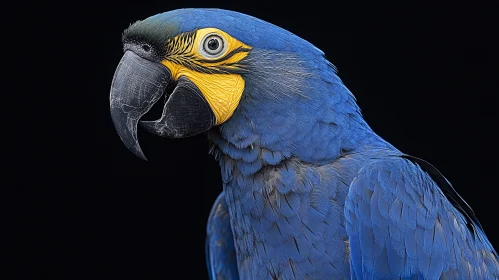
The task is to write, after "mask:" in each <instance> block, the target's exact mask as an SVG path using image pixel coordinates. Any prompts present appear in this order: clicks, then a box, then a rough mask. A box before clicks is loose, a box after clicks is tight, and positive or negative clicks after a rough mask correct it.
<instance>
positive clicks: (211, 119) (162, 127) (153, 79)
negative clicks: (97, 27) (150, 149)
mask: <svg viewBox="0 0 499 280" xmlns="http://www.w3.org/2000/svg"><path fill="white" fill-rule="evenodd" d="M171 79H172V77H171V72H170V71H169V70H168V68H166V67H165V66H164V65H162V64H160V63H157V62H152V61H149V60H146V59H144V58H141V57H139V56H138V55H136V54H135V53H133V52H132V51H126V52H125V54H124V55H123V57H122V59H121V61H120V63H119V65H118V67H117V69H116V72H115V74H114V78H113V82H112V84H111V94H110V107H111V117H112V120H113V123H114V126H115V128H116V130H117V132H118V134H119V136H120V138H121V140H122V141H123V143H124V144H125V145H126V147H127V148H128V149H129V150H130V151H131V152H133V153H134V154H135V155H136V156H138V157H140V158H141V159H144V160H147V159H146V157H145V156H144V153H143V152H142V149H141V148H140V145H139V142H138V139H137V124H138V122H139V120H140V118H141V117H142V116H143V115H145V114H146V113H147V112H148V111H149V110H150V109H151V107H152V106H153V105H154V104H155V103H156V102H157V101H158V100H159V99H160V98H161V96H162V95H163V94H164V93H165V90H166V88H167V86H168V83H169V82H170V81H171ZM141 123H142V124H143V125H144V127H145V128H146V129H147V130H149V131H151V132H153V133H155V134H158V135H161V136H167V137H186V136H191V135H195V134H198V133H201V132H204V131H206V130H208V129H210V128H211V127H212V126H213V125H215V123H216V118H215V115H214V114H213V112H212V110H211V108H210V106H209V104H208V102H207V101H206V99H205V98H204V96H203V94H202V93H201V92H200V90H199V89H198V87H197V86H196V85H195V84H193V83H192V82H191V81H190V80H188V79H187V78H185V77H181V78H179V79H178V81H177V86H176V88H175V90H174V91H173V93H172V94H171V96H169V98H168V100H167V102H166V103H165V107H164V109H163V115H162V116H161V118H160V119H159V120H157V121H152V122H141Z"/></svg>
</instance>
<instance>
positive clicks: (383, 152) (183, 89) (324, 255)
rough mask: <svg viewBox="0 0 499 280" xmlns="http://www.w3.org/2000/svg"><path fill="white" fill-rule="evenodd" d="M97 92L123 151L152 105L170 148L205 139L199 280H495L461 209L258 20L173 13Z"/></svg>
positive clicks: (495, 271) (137, 29) (303, 48)
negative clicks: (159, 106)
mask: <svg viewBox="0 0 499 280" xmlns="http://www.w3.org/2000/svg"><path fill="white" fill-rule="evenodd" d="M122 40H123V44H124V55H123V58H122V60H121V61H120V63H119V66H118V68H117V69H116V72H115V76H114V78H113V82H112V85H111V93H110V108H111V116H112V119H113V122H114V125H115V127H116V129H117V132H118V134H119V136H120V137H121V139H122V141H123V142H124V144H125V145H126V146H127V147H128V148H129V149H130V150H131V151H132V152H133V153H134V154H135V155H137V156H139V157H140V158H143V159H145V156H144V154H143V153H142V151H141V148H140V146H139V144H138V139H137V125H138V123H139V120H140V118H141V117H142V116H143V115H144V114H145V113H146V112H147V111H148V110H150V108H151V107H152V106H153V104H154V103H156V102H157V101H158V100H159V99H160V97H161V96H162V95H164V94H165V95H166V102H165V104H164V110H163V114H162V117H161V118H160V119H159V120H157V121H140V124H141V125H143V126H144V127H145V128H146V129H147V130H148V131H150V132H152V133H155V134H158V135H161V136H164V137H170V138H178V137H188V136H192V135H196V134H199V133H203V132H206V134H207V135H208V138H209V140H210V143H212V145H211V149H210V151H211V153H212V154H214V156H215V158H216V159H217V160H218V161H219V163H220V167H221V170H222V180H223V192H222V193H221V194H220V196H219V197H218V199H217V200H216V202H215V204H214V206H213V208H212V211H211V214H210V216H209V219H208V226H207V239H206V257H207V266H208V271H209V277H210V279H499V261H498V259H499V258H498V255H497V253H496V251H495V250H494V248H493V247H492V245H491V243H490V242H489V241H488V239H487V237H486V235H485V233H484V231H483V228H482V227H481V225H480V223H479V222H478V220H477V219H476V217H475V215H474V213H473V211H472V210H471V208H470V207H469V206H468V205H467V204H466V202H464V200H463V199H462V198H461V197H460V196H459V195H458V194H457V193H456V192H455V190H454V189H453V188H452V186H451V184H450V183H449V182H448V181H447V180H446V179H445V177H444V176H443V175H442V174H440V173H439V171H437V169H435V167H433V166H432V165H431V164H429V163H428V162H426V161H424V160H422V159H419V158H416V157H413V156H410V155H407V154H404V153H403V152H401V151H399V150H398V149H397V148H395V147H394V146H392V145H391V144H390V143H388V142H387V141H385V140H384V139H382V138H381V137H380V136H378V135H377V134H376V133H375V132H373V130H372V129H371V128H370V127H369V126H368V124H367V123H366V121H365V120H364V119H363V117H362V115H361V112H360V109H359V107H358V106H357V104H356V100H355V97H354V96H353V95H352V93H351V92H350V91H349V90H348V89H347V88H346V86H345V85H344V84H343V83H342V81H341V80H340V78H339V77H338V75H337V72H336V70H335V67H334V66H333V65H332V64H331V63H330V62H329V61H327V59H326V58H325V56H324V53H323V52H322V51H321V50H319V49H317V48H316V47H314V46H313V45H312V44H310V43H309V42H307V41H305V40H303V39H301V38H299V37H298V36H296V35H294V34H292V33H290V32H288V31H286V30H284V29H281V28H279V27H277V26H275V25H272V24H270V23H268V22H265V21H262V20H260V19H257V18H254V17H251V16H248V15H244V14H241V13H237V12H233V11H227V10H220V9H179V10H173V11H169V12H165V13H161V14H158V15H155V16H151V17H149V18H147V19H145V20H142V21H138V22H136V23H134V24H132V25H131V26H130V27H129V28H128V29H126V31H125V32H124V33H123V37H122Z"/></svg>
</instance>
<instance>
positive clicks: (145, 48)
mask: <svg viewBox="0 0 499 280" xmlns="http://www.w3.org/2000/svg"><path fill="white" fill-rule="evenodd" d="M142 49H143V50H144V51H145V52H149V51H150V50H151V47H150V46H149V45H142Z"/></svg>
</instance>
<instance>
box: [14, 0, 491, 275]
mask: <svg viewBox="0 0 499 280" xmlns="http://www.w3.org/2000/svg"><path fill="white" fill-rule="evenodd" d="M328 2H330V5H329V6H327V7H326V6H322V5H321V4H319V3H318V2H314V1H299V2H290V1H288V2H287V3H286V4H284V5H277V4H273V3H271V1H265V2H263V3H256V2H253V1H239V2H233V1H232V2H229V3H214V2H213V3H212V2H210V3H207V2H206V3H205V2H196V3H194V2H192V1H190V2H189V1H187V2H182V1H180V2H175V1H156V2H152V3H146V2H145V1H144V2H142V1H134V2H126V1H119V2H118V1H116V2H114V3H111V2H105V1H102V3H101V4H95V5H94V6H92V8H91V10H90V11H88V12H87V13H86V14H85V19H83V20H81V21H79V24H78V26H77V27H76V28H77V30H78V31H79V32H81V34H82V36H84V37H83V39H80V40H78V41H77V43H78V44H82V45H84V46H85V48H86V50H87V51H85V52H82V54H92V56H91V57H90V56H89V57H86V56H82V57H79V58H78V59H79V60H81V65H84V66H81V67H80V69H79V70H80V71H81V73H80V77H82V80H84V83H83V87H82V89H83V91H82V92H81V94H82V95H79V96H78V97H77V99H80V98H81V100H85V101H84V102H83V101H82V102H76V103H75V104H76V105H74V107H72V110H73V109H74V110H78V111H79V112H80V111H81V112H86V113H90V115H91V117H94V118H95V122H87V126H88V127H87V128H89V131H90V132H89V134H85V135H79V136H77V137H75V138H73V139H72V140H76V142H78V143H77V145H75V146H74V147H72V150H71V151H68V155H67V157H66V158H67V159H69V158H70V159H71V163H69V161H68V163H67V164H68V166H66V167H67V168H66V169H67V172H66V173H65V174H66V176H67V177H68V179H70V180H69V183H68V184H66V185H63V186H58V187H57V188H56V187H55V186H54V187H53V188H51V187H50V186H49V187H48V188H46V189H44V191H45V190H48V192H49V194H50V197H51V200H50V201H51V203H52V201H53V203H52V204H51V205H45V206H47V207H48V209H50V210H51V212H50V213H51V214H50V216H49V218H50V219H49V220H50V222H48V223H47V225H50V227H43V228H44V229H46V231H44V232H45V233H47V234H48V236H49V239H48V240H50V241H49V242H46V241H44V240H45V239H42V238H41V237H40V236H38V235H37V234H36V233H33V232H24V233H22V234H21V235H20V236H21V242H20V243H19V247H18V250H17V255H16V258H18V259H19V260H21V259H25V258H30V259H31V260H33V261H34V262H33V263H35V264H34V265H33V266H30V269H26V270H23V273H32V274H33V273H34V274H36V275H40V276H44V277H47V278H50V279H52V278H54V277H55V276H62V277H63V278H66V279H80V278H87V277H88V279H104V278H109V279H159V278H163V279H173V278H181V279H207V276H206V268H205V257H204V241H205V240H204V238H205V226H206V219H207V216H208V213H209V211H210V208H211V205H212V203H213V201H214V200H215V198H216V197H217V195H218V194H219V193H220V191H221V189H222V185H221V179H220V171H219V168H218V164H217V162H215V161H214V159H213V158H212V156H210V155H208V143H207V140H206V138H205V136H204V135H199V136H196V137H192V138H188V139H175V140H173V139H164V138H161V137H158V136H154V135H151V134H148V133H146V132H145V131H143V130H141V129H139V139H140V142H141V145H142V148H143V150H144V152H145V154H146V156H147V157H148V159H149V161H148V162H145V161H142V160H140V159H138V158H136V157H134V155H133V154H132V153H130V152H129V151H127V149H126V147H125V146H124V145H123V144H122V143H121V142H120V139H119V137H118V135H117V133H116V132H115V130H114V127H113V124H112V122H111V119H110V115H109V105H108V98H109V89H110V84H111V80H112V77H113V73H114V70H115V68H116V66H117V64H118V62H119V60H120V58H121V55H122V49H121V42H120V37H121V33H122V31H123V30H124V29H125V28H127V27H128V26H129V24H131V23H133V22H134V21H136V20H139V19H144V18H146V17H148V16H151V15H154V14H156V13H160V12H164V11H168V10H172V9H176V8H181V7H218V8H225V9H231V10H236V11H240V12H243V13H247V14H250V15H253V16H255V17H258V18H261V19H263V20H266V21H268V22H271V23H274V24H276V25H278V26H281V27H283V28H285V29H287V30H289V31H291V32H293V33H295V34H297V35H298V36H300V37H302V38H304V39H306V40H308V41H310V42H312V43H313V44H315V45H316V46H317V47H318V48H320V49H322V50H323V51H324V52H325V54H326V56H327V58H328V59H329V60H330V61H331V62H332V63H333V64H335V65H336V66H337V67H338V69H339V76H340V77H341V78H342V80H343V81H344V83H345V84H346V86H347V87H348V88H349V89H350V90H351V91H352V92H353V93H354V95H355V96H356V97H357V100H358V103H359V106H360V107H361V108H362V111H363V114H364V117H365V119H366V120H367V122H368V123H369V124H370V125H371V127H372V128H373V129H374V130H375V131H376V132H377V133H378V134H379V135H381V136H382V137H383V138H385V139H386V140H388V141H389V142H391V143H392V144H393V145H395V146H396V147H397V148H399V149H400V150H402V151H403V152H405V153H408V154H410V155H414V156H417V157H420V158H423V159H425V160H427V161H429V162H430V163H432V164H433V165H434V166H436V167H437V168H438V169H439V170H440V171H441V172H442V173H443V174H444V175H445V176H446V177H447V178H448V179H449V181H450V182H451V183H452V184H453V185H454V187H455V188H456V190H457V191H458V192H459V194H460V195H461V196H462V197H463V198H464V199H465V200H466V201H467V202H468V203H469V204H470V205H471V207H472V208H473V209H474V211H475V213H476V215H477V217H478V219H479V220H480V222H481V223H482V225H483V227H484V229H485V232H486V234H487V235H488V237H489V239H490V241H491V242H492V244H493V245H495V247H496V248H498V247H499V229H497V228H495V223H496V221H497V217H496V216H497V215H498V212H499V211H498V209H499V208H498V206H497V197H498V196H497V195H496V188H497V179H496V178H497V167H498V164H497V157H498V155H499V154H498V149H497V147H498V145H497V143H498V140H499V139H498V137H497V136H496V130H497V127H498V126H497V116H498V112H497V110H498V106H497V94H498V93H499V87H498V83H497V81H498V78H497V77H498V76H497V74H498V71H497V67H498V64H497V63H494V62H492V55H493V53H494V52H496V51H497V49H496V48H493V47H492V41H493V40H495V38H493V37H494V36H496V35H497V34H496V33H497V28H494V27H493V26H494V24H493V23H492V18H493V17H492V14H491V13H490V14H489V13H488V11H487V10H486V9H482V7H477V6H453V5H451V6H443V5H442V6H436V5H434V4H431V5H406V4H404V5H400V4H390V5H388V4H387V5H385V6H380V5H381V4H370V5H369V6H366V4H365V3H360V2H350V1H349V2H348V3H345V2H346V1H328ZM72 9H75V8H72ZM81 100H80V101H81ZM156 116H157V115H156ZM154 117H155V116H154V114H153V115H152V116H151V115H149V116H148V118H150V119H151V118H154ZM82 134H83V133H82ZM67 137H68V138H71V137H72V136H67ZM89 147H90V149H89ZM75 162H76V163H75ZM63 164H64V163H63ZM39 192H40V191H39ZM26 194H27V196H28V197H29V196H30V195H31V196H32V199H33V201H36V197H35V195H32V193H30V192H29V191H26ZM31 210H33V209H31ZM25 214H26V215H25V216H24V218H25V219H26V221H27V223H29V222H30V221H31V220H32V219H33V220H36V217H38V218H39V220H40V221H42V220H43V217H41V214H40V213H39V212H38V211H36V210H33V211H28V210H26V213H25ZM33 217H35V218H33ZM41 224H43V223H41ZM46 253H48V254H46ZM173 273H175V274H177V275H182V276H181V277H173V276H172V274H173Z"/></svg>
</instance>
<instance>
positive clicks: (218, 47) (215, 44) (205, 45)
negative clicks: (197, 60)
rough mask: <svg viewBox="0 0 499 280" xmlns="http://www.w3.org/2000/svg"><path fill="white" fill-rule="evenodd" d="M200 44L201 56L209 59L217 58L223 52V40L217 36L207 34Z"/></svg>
mask: <svg viewBox="0 0 499 280" xmlns="http://www.w3.org/2000/svg"><path fill="white" fill-rule="evenodd" d="M201 44H202V52H203V55H205V56H206V57H209V58H214V57H218V56H219V55H220V54H222V53H223V52H224V50H225V42H224V39H223V38H222V37H221V36H219V35H217V34H208V35H207V36H206V37H205V38H204V39H203V40H202V43H201Z"/></svg>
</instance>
